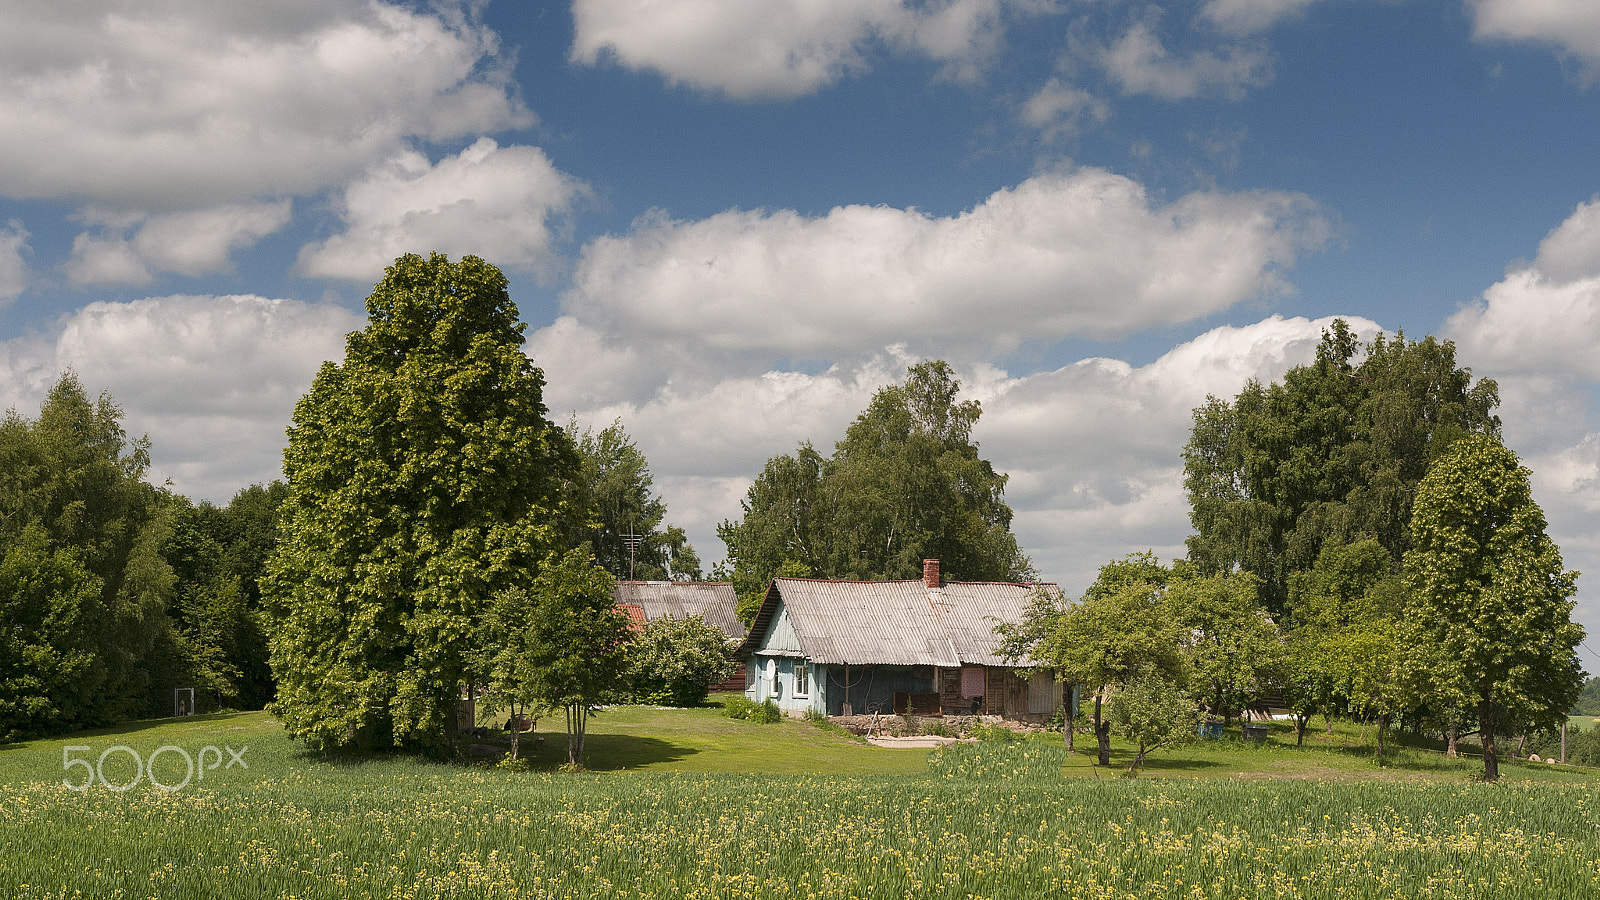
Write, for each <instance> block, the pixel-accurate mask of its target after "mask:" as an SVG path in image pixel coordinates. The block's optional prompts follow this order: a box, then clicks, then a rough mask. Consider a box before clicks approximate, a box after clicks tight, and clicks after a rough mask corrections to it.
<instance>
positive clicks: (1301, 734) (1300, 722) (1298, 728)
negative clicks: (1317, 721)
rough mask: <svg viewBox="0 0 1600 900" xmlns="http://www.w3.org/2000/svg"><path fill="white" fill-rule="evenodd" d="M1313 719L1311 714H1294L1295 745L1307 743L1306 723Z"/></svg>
mask: <svg viewBox="0 0 1600 900" xmlns="http://www.w3.org/2000/svg"><path fill="white" fill-rule="evenodd" d="M1310 721H1311V714H1310V713H1307V714H1305V715H1303V716H1302V715H1300V714H1299V713H1295V714H1294V745H1295V746H1296V747H1303V746H1305V743H1306V723H1307V722H1310Z"/></svg>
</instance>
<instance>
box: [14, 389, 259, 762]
mask: <svg viewBox="0 0 1600 900" xmlns="http://www.w3.org/2000/svg"><path fill="white" fill-rule="evenodd" d="M148 465H149V446H148V442H146V441H144V440H143V439H132V440H130V439H129V438H128V436H127V434H126V433H125V432H124V431H123V429H122V410H121V409H120V408H118V407H117V405H116V404H115V402H114V401H112V399H111V398H110V397H109V396H106V395H103V394H102V395H101V396H100V397H99V398H98V399H97V400H91V399H90V397H89V395H88V394H87V392H86V391H85V390H84V388H83V386H82V385H81V384H80V383H79V381H78V379H77V378H76V377H75V376H74V375H72V374H71V373H67V374H66V375H64V376H63V377H62V378H61V379H60V380H59V381H58V382H57V383H56V384H55V385H54V386H53V387H52V388H51V389H50V391H49V393H48V395H47V397H46V399H45V402H44V403H43V405H42V406H41V409H40V413H39V418H38V419H36V420H30V419H27V418H24V417H23V416H21V415H19V414H18V413H17V412H16V411H14V410H13V411H11V412H9V413H8V414H7V415H6V417H5V419H4V420H3V421H0V740H7V739H13V738H16V737H19V736H22V735H27V734H37V733H44V732H51V731H62V730H69V729H75V728H85V727H90V726H95V725H105V724H109V723H113V722H117V721H120V720H123V719H126V718H129V717H134V716H151V715H170V714H171V712H172V710H173V704H174V695H173V688H174V687H175V686H179V685H183V686H193V687H195V688H196V697H195V700H196V701H197V702H198V703H200V704H204V705H209V706H216V705H223V704H227V705H234V706H245V707H257V708H258V707H260V706H261V705H262V704H264V703H266V702H267V701H268V700H270V699H271V694H272V684H271V679H270V677H269V674H268V672H267V664H266V645H265V637H264V634H265V631H264V623H263V620H262V611H261V610H262V607H261V603H260V595H259V587H258V582H259V579H260V576H261V573H262V570H263V567H264V563H265V559H266V557H267V555H268V554H270V552H271V549H272V546H273V543H274V540H275V536H274V532H275V527H276V526H275V523H276V505H277V503H278V502H279V500H280V499H281V497H282V493H283V491H282V488H281V486H275V487H274V488H260V487H256V488H251V489H248V490H245V491H242V492H240V494H239V495H238V496H236V497H235V498H234V500H233V502H232V503H230V504H229V505H228V506H226V507H221V508H218V507H215V506H212V505H210V504H204V503H202V504H200V505H198V506H196V505H193V504H191V503H190V502H189V501H188V500H187V499H185V498H184V497H181V496H178V495H175V494H173V493H171V492H170V491H167V490H164V489H162V488H158V487H155V486H153V485H151V484H149V483H148V482H147V481H146V480H145V477H144V476H145V472H146V469H147V467H148Z"/></svg>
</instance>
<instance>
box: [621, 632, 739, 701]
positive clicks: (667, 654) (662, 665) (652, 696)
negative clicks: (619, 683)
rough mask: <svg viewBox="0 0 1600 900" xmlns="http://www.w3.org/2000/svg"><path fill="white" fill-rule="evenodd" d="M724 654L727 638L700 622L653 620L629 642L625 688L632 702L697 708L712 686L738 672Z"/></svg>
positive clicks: (726, 651) (729, 658) (726, 654)
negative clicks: (631, 644) (627, 675)
mask: <svg viewBox="0 0 1600 900" xmlns="http://www.w3.org/2000/svg"><path fill="white" fill-rule="evenodd" d="M727 648H728V638H727V636H726V635H724V634H723V633H722V632H720V631H718V630H717V629H715V628H713V627H711V626H710V625H707V624H706V622H705V620H704V619H702V618H700V617H699V616H692V617H690V618H687V619H671V618H661V619H656V620H655V621H654V622H651V623H649V624H648V625H646V626H645V627H644V631H642V632H640V634H639V636H638V637H636V638H635V639H634V641H633V650H632V661H631V663H630V665H629V683H630V684H631V685H632V687H633V696H634V699H635V700H637V701H638V702H640V703H653V704H657V705H661V706H699V705H700V704H702V703H704V702H705V701H706V695H707V694H708V693H709V692H710V690H711V686H712V685H713V684H716V683H717V682H719V681H722V680H723V679H724V678H727V677H728V676H729V675H732V674H733V671H734V669H735V668H737V665H736V664H735V663H734V661H733V659H732V658H731V657H729V656H728V649H727Z"/></svg>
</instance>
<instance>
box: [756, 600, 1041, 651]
mask: <svg viewBox="0 0 1600 900" xmlns="http://www.w3.org/2000/svg"><path fill="white" fill-rule="evenodd" d="M1034 587H1035V586H1034V585H1029V584H1011V583H1003V582H964V581H953V582H946V583H945V584H943V585H942V586H940V587H938V588H929V587H927V586H926V585H924V584H923V582H922V581H921V580H914V581H822V580H816V579H809V578H776V579H773V582H772V585H771V587H769V588H768V591H767V596H766V599H765V600H764V601H763V602H762V604H761V612H760V613H759V614H758V615H757V617H756V622H755V625H754V627H753V629H752V635H760V634H761V633H762V632H763V631H764V630H765V628H766V627H767V625H768V624H769V623H770V621H771V618H772V614H773V612H774V611H775V610H776V609H777V606H778V604H779V602H780V601H781V603H782V606H783V608H784V610H785V611H786V612H787V614H788V617H789V621H790V624H791V625H792V626H793V628H794V631H795V634H796V635H797V636H798V637H799V640H800V647H801V650H802V651H803V652H804V653H805V655H806V656H807V657H809V658H810V659H811V660H812V661H814V662H818V663H823V664H832V665H838V664H844V663H849V664H851V665H895V666H946V667H954V666H959V665H963V664H966V665H984V666H1003V665H1014V663H1008V662H1007V661H1006V660H1005V659H1003V658H1002V657H1000V656H999V655H998V654H997V653H996V650H997V649H998V645H999V642H1000V639H999V638H998V637H997V636H996V635H995V633H994V626H995V625H997V624H999V623H1001V622H1020V621H1021V620H1022V615H1023V612H1024V611H1025V610H1026V609H1027V606H1028V599H1029V597H1030V596H1031V595H1032V592H1033V590H1034ZM1044 587H1045V588H1046V589H1047V590H1053V591H1056V592H1057V593H1059V589H1058V588H1057V587H1056V586H1055V585H1054V584H1046V585H1044ZM754 643H755V640H754V639H752V640H747V641H746V642H745V645H744V647H742V648H741V652H749V651H750V650H751V649H753V646H754Z"/></svg>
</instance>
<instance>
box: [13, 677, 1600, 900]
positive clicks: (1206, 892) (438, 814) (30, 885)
mask: <svg viewBox="0 0 1600 900" xmlns="http://www.w3.org/2000/svg"><path fill="white" fill-rule="evenodd" d="M594 728H595V731H594V733H593V734H592V735H591V741H592V744H591V749H592V751H593V753H594V756H593V757H592V760H591V761H592V763H593V764H594V765H595V766H596V768H602V769H608V770H612V771H608V772H601V773H597V774H585V775H563V774H557V773H549V772H535V773H514V772H505V771H499V770H494V769H489V768H483V767H470V766H456V765H443V764H432V763H425V762H420V761H417V760H412V759H404V758H368V759H363V760H355V761H349V760H347V761H341V762H331V761H328V760H324V759H321V758H318V757H315V756H312V755H308V754H306V753H304V752H302V751H301V750H300V749H299V748H298V747H297V746H296V745H295V744H294V743H293V742H291V741H289V740H288V739H286V738H285V737H284V736H283V734H282V732H281V731H280V730H279V729H278V728H277V726H276V725H275V724H274V723H272V722H271V720H270V719H268V718H266V717H265V716H263V715H261V714H258V713H252V714H240V715H231V716H215V717H199V718H196V719H190V720H186V721H183V722H181V723H175V722H165V723H154V724H145V725H143V726H139V727H133V728H128V729H122V730H119V731H115V732H108V733H96V734H90V735H75V736H72V737H71V738H69V739H65V740H51V741H36V742H32V743H30V744H26V745H21V746H13V747H7V748H4V749H0V896H3V897H23V898H44V897H50V898H57V897H72V896H83V897H94V898H99V897H119V896H120V897H129V898H134V897H137V898H146V897H158V898H162V900H166V898H174V900H189V898H197V900H198V898H212V897H218V898H225V897H242V898H290V897H293V898H302V900H310V898H345V897H384V898H412V897H414V898H429V897H495V898H500V897H504V898H566V897H590V896H594V897H618V898H621V897H630V898H641V897H650V898H678V897H701V898H746V897H748V898H757V897H760V898H767V897H777V898H806V900H814V898H839V900H843V898H850V897H873V898H878V897H882V898H923V897H931V898H949V900H957V898H959V900H972V898H997V900H998V898H1023V897H1032V896H1043V895H1050V896H1060V897H1070V898H1112V897H1116V898H1126V897H1128V896H1130V895H1131V896H1133V897H1136V898H1146V897H1152V898H1172V900H1176V898H1180V897H1182V898H1221V897H1230V898H1231V897H1257V896H1282V897H1302V898H1324V897H1326V898H1334V897H1385V898H1387V897H1429V898H1454V897H1459V898H1467V897H1472V898H1484V897H1495V898H1545V897H1579V896H1597V895H1600V838H1597V834H1600V780H1594V779H1591V778H1589V777H1588V776H1587V775H1586V773H1583V772H1579V771H1574V770H1569V769H1563V768H1561V767H1555V768H1553V769H1552V768H1548V767H1542V766H1524V765H1517V764H1513V765H1509V766H1508V767H1507V783H1504V784H1501V785H1498V786H1483V785H1476V784H1472V783H1470V782H1469V780H1468V779H1469V777H1470V774H1471V772H1472V771H1473V770H1474V768H1475V764H1474V763H1473V762H1470V761H1463V760H1444V759H1443V758H1442V757H1435V756H1434V755H1432V754H1425V753H1420V752H1418V751H1402V752H1400V753H1398V754H1396V758H1395V760H1394V762H1395V763H1396V765H1392V766H1389V767H1385V768H1382V769H1380V768H1379V767H1378V766H1377V765H1376V764H1375V763H1374V762H1373V761H1372V760H1371V759H1370V758H1369V756H1368V755H1367V754H1366V753H1365V752H1363V751H1362V750H1361V749H1360V748H1359V747H1351V746H1348V744H1350V743H1351V742H1354V741H1356V740H1357V739H1358V738H1359V734H1358V733H1356V732H1355V731H1353V730H1350V729H1344V730H1336V731H1335V733H1334V734H1333V735H1331V736H1329V735H1327V734H1325V733H1324V734H1321V735H1320V737H1319V739H1318V740H1319V743H1318V745H1317V746H1314V747H1309V748H1305V749H1297V748H1294V747H1293V746H1292V736H1287V737H1288V744H1285V743H1284V740H1283V739H1284V738H1285V737H1286V735H1285V734H1282V733H1275V734H1274V741H1273V743H1272V744H1269V745H1268V746H1267V747H1264V748H1255V747H1252V748H1245V747H1243V746H1241V745H1238V744H1237V743H1235V742H1231V741H1230V742H1222V743H1220V744H1212V745H1205V746H1201V747H1197V748H1185V749H1184V750H1183V752H1182V753H1178V754H1172V755H1170V756H1162V755H1157V756H1156V757H1153V758H1152V765H1153V766H1157V767H1158V768H1156V769H1155V770H1154V771H1153V772H1152V773H1151V774H1152V775H1155V776H1157V777H1153V778H1141V779H1131V780H1130V779H1125V778H1120V777H1116V774H1115V771H1107V770H1093V769H1090V768H1089V767H1087V766H1085V765H1084V764H1083V763H1084V762H1086V758H1085V757H1082V756H1077V757H1071V758H1069V757H1068V756H1067V755H1066V754H1065V751H1064V750H1063V749H1061V748H1060V746H1059V743H1058V739H1056V738H1051V739H1049V740H1036V741H1026V742H1016V743H1011V744H979V745H962V746H959V747H957V748H954V749H952V750H947V751H940V752H936V753H933V754H929V753H928V752H927V751H903V750H902V751H895V750H878V749H876V748H872V747H866V746H863V745H861V744H858V743H855V742H852V741H850V740H848V739H845V738H843V737H840V736H838V735H836V734H833V733H829V732H823V731H820V730H818V729H815V728H813V727H811V726H809V725H806V724H804V723H800V722H785V723H781V724H778V725H773V726H760V725H754V724H752V723H745V722H735V721H731V720H727V719H723V718H721V717H720V716H717V715H716V713H715V711H713V710H696V711H676V710H650V709H641V708H623V709H617V710H611V711H607V712H606V713H605V714H604V715H602V716H601V718H600V719H599V720H597V721H596V723H595V726H594ZM112 745H122V746H126V747H128V748H129V750H130V751H131V752H132V753H136V754H139V755H140V756H141V757H148V756H149V755H150V754H151V753H152V752H154V751H156V750H158V749H159V748H161V747H163V746H172V747H180V748H183V749H185V750H186V751H187V752H189V754H190V755H191V757H193V756H195V755H197V754H198V753H199V752H200V750H201V748H203V747H206V746H218V747H219V748H221V747H232V748H233V749H235V750H237V749H238V748H240V747H243V746H248V747H249V749H248V751H245V752H244V753H243V755H242V762H243V763H244V764H247V765H248V768H243V767H242V766H241V765H235V766H233V767H232V768H224V767H223V765H222V763H225V762H226V761H227V756H226V755H223V756H222V757H221V759H220V761H219V762H218V765H217V768H215V769H212V770H210V771H208V772H207V773H206V776H205V779H204V780H203V781H191V783H190V784H189V785H188V786H186V787H183V788H181V789H179V790H176V791H173V792H171V793H166V792H162V791H159V790H154V789H152V788H150V787H149V785H148V784H146V783H141V784H138V785H135V786H134V787H133V788H132V789H130V790H128V791H126V792H120V793H119V792H115V791H111V790H108V789H107V788H104V787H98V786H97V787H95V788H93V789H91V790H90V791H88V792H85V793H76V792H73V791H71V790H69V789H68V788H67V787H65V786H63V785H62V784H61V781H62V778H63V776H64V774H66V773H64V772H63V770H62V763H63V750H64V748H66V747H72V746H76V747H83V746H87V747H89V748H90V749H89V750H88V751H70V752H69V753H68V757H69V758H72V759H77V758H86V759H88V760H90V761H91V762H92V761H95V760H97V759H98V758H99V757H100V755H101V754H102V753H104V752H105V751H106V750H107V748H109V747H111V746H112ZM559 750H560V747H559V740H558V736H555V735H552V736H550V737H549V743H547V744H546V746H545V747H544V748H543V749H542V750H540V751H539V757H538V758H539V759H540V760H541V761H543V762H545V763H554V762H555V760H556V758H557V755H558V752H559ZM1119 758H1125V757H1123V756H1122V754H1121V751H1120V749H1119ZM119 766H120V767H121V768H119ZM104 768H105V769H106V775H107V777H108V778H109V779H111V780H113V781H115V782H125V781H127V780H131V778H132V775H133V769H132V762H131V754H130V753H129V752H128V751H115V752H113V753H111V754H110V755H108V756H107V757H106V758H105V761H104ZM156 768H157V775H158V777H159V778H160V779H161V780H162V781H163V782H164V783H169V784H171V783H177V782H179V781H181V779H182V777H183V776H184V774H185V768H184V762H183V759H182V756H181V755H180V754H177V753H175V752H174V751H163V752H162V753H161V754H159V761H158V763H157V766H156ZM634 768H637V769H642V770H643V771H623V770H624V769H634ZM82 771H83V769H82V767H76V768H75V769H74V770H73V772H72V773H71V777H72V778H73V779H74V780H75V781H78V780H81V775H82ZM750 772H754V773H758V774H747V773H750ZM1097 775H1098V777H1097ZM1063 776H1066V777H1063ZM1196 776H1198V777H1196ZM75 892H81V894H76V893H75Z"/></svg>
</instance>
